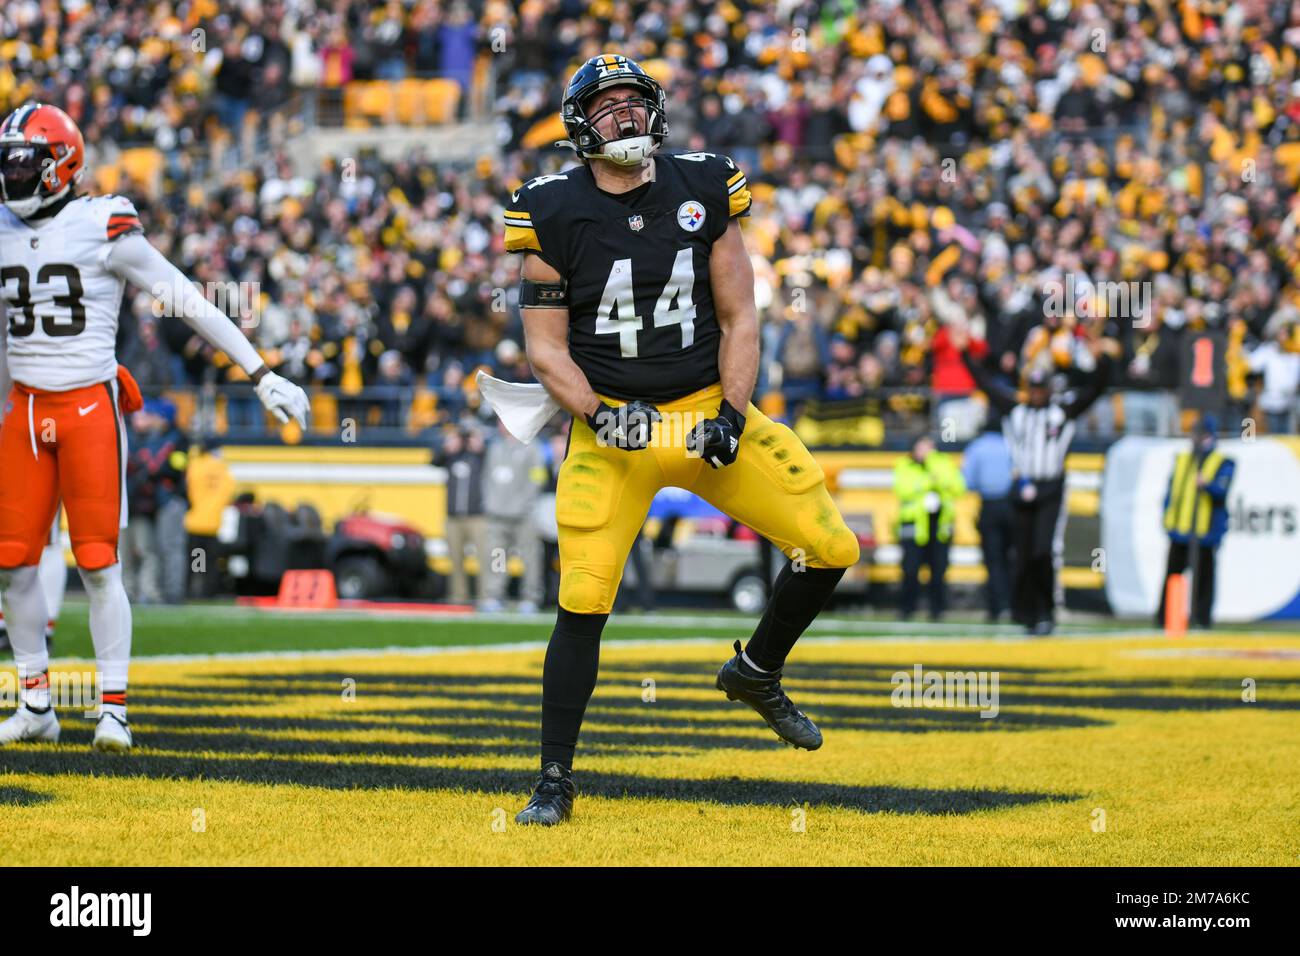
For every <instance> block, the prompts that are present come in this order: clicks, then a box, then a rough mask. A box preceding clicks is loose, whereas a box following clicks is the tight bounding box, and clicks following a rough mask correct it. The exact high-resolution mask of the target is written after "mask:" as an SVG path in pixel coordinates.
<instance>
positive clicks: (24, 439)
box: [0, 382, 126, 571]
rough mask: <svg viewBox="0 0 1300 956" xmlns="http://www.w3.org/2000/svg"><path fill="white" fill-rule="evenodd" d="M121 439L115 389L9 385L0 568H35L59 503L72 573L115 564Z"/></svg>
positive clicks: (2, 451)
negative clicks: (69, 544)
mask: <svg viewBox="0 0 1300 956" xmlns="http://www.w3.org/2000/svg"><path fill="white" fill-rule="evenodd" d="M125 440H126V436H125V429H124V428H123V425H122V419H121V417H120V416H119V414H118V409H117V383H116V382H103V383H101V384H99V385H88V386H86V387H85V388H77V389H73V390H72V391H68V392H42V391H38V390H37V389H34V388H28V387H27V386H25V385H20V384H18V383H15V384H14V387H13V391H11V392H10V393H9V399H8V402H7V409H6V412H5V417H4V424H3V426H0V476H3V477H0V568H16V567H22V566H25V565H31V564H36V563H38V562H39V561H40V559H41V550H42V549H43V548H44V547H45V544H46V542H47V541H48V539H49V535H50V524H51V522H53V521H54V516H55V514H56V513H57V511H58V507H59V499H60V498H62V499H63V508H64V510H65V511H66V512H67V515H68V531H69V535H70V536H71V538H72V554H73V556H74V557H75V558H76V561H77V564H78V566H80V567H82V568H85V569H86V570H88V571H95V570H98V569H99V568H106V567H108V566H109V565H110V564H116V563H117V536H118V532H119V531H120V530H121V528H122V527H123V526H124V525H125V524H126V495H125V487H124V486H125V479H126V471H125V463H126V446H125Z"/></svg>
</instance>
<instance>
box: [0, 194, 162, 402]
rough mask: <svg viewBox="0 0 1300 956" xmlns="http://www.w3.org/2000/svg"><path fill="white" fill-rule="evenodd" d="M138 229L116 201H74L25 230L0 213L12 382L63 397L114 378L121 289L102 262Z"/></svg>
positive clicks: (131, 210) (0, 295) (1, 279)
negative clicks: (115, 243)
mask: <svg viewBox="0 0 1300 956" xmlns="http://www.w3.org/2000/svg"><path fill="white" fill-rule="evenodd" d="M139 229H140V218H139V216H138V215H137V214H136V211H135V206H133V205H132V204H131V201H130V200H129V199H127V198H125V197H123V196H98V197H94V198H90V197H82V198H80V199H74V200H72V201H71V202H70V203H68V204H67V206H65V207H64V208H63V209H61V210H60V211H59V213H58V214H57V215H55V216H51V217H50V218H49V219H47V220H43V221H39V222H38V221H33V222H32V223H28V222H25V221H24V220H22V219H20V218H18V217H17V216H15V215H14V214H13V213H12V212H10V211H9V210H8V209H4V208H0V301H3V303H4V306H5V307H6V310H7V312H8V317H9V322H8V360H9V372H10V374H11V375H12V376H13V377H14V378H15V379H16V380H17V381H20V382H23V383H25V384H28V385H31V386H33V387H36V388H42V389H48V390H51V391H66V390H69V389H73V388H82V387H84V386H87V385H94V384H96V383H98V382H107V381H109V380H111V379H113V378H114V377H115V376H116V374H117V358H116V356H115V353H114V346H115V342H116V339H117V318H118V309H119V307H120V305H121V302H122V292H123V289H124V286H125V283H124V280H123V279H122V278H121V277H119V276H117V275H116V274H114V273H113V272H111V271H109V269H108V267H107V266H106V264H105V261H104V260H105V256H106V255H107V254H108V251H109V249H111V248H112V244H113V240H115V239H117V238H119V237H120V236H124V235H127V234H129V233H131V232H135V231H138V230H139Z"/></svg>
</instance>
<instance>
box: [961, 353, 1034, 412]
mask: <svg viewBox="0 0 1300 956" xmlns="http://www.w3.org/2000/svg"><path fill="white" fill-rule="evenodd" d="M960 354H961V360H962V361H963V362H965V363H966V370H967V371H968V372H970V374H971V377H972V378H974V379H975V384H976V385H978V386H979V387H980V391H981V392H983V393H984V394H985V395H987V396H988V397H989V404H991V405H992V406H993V407H994V408H996V409H997V410H998V411H999V412H1001V413H1002V414H1004V415H1005V414H1006V413H1007V412H1009V411H1011V409H1013V408H1015V407H1016V406H1017V405H1019V404H1020V399H1019V397H1018V396H1017V395H1016V391H1015V389H1013V388H1009V387H1008V386H1006V385H1003V384H1002V383H1001V382H999V381H998V380H997V379H995V378H994V377H993V376H992V375H990V374H989V373H988V370H987V369H985V368H984V366H983V365H981V364H979V363H978V362H975V361H972V359H971V357H970V356H969V355H967V354H966V351H965V350H964V349H963V350H962V352H961V353H960Z"/></svg>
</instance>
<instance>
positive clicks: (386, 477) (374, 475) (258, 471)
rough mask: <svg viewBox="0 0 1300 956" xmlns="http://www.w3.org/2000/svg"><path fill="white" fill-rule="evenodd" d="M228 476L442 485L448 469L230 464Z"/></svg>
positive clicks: (297, 481)
mask: <svg viewBox="0 0 1300 956" xmlns="http://www.w3.org/2000/svg"><path fill="white" fill-rule="evenodd" d="M230 473H231V474H232V475H234V476H235V478H236V479H238V480H239V481H244V482H254V481H257V482H267V483H275V482H289V483H293V484H307V485H351V484H363V485H441V484H445V483H446V480H447V470H446V469H445V468H438V467H435V466H433V465H415V464H393V465H349V464H332V465H330V466H329V467H328V468H321V467H320V466H319V465H317V464H315V463H313V462H305V461H304V462H250V461H237V462H231V464H230Z"/></svg>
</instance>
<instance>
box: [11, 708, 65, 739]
mask: <svg viewBox="0 0 1300 956" xmlns="http://www.w3.org/2000/svg"><path fill="white" fill-rule="evenodd" d="M22 741H33V742H36V743H51V744H57V743H58V742H59V718H58V717H56V716H54V708H53V707H51V708H50V709H49V710H47V711H46V712H45V713H43V714H38V713H36V712H35V711H31V710H28V709H27V707H26V705H24V706H21V707H19V708H18V709H17V710H16V711H14V714H13V716H12V717H10V718H9V719H8V720H6V721H5V722H4V723H0V747H4V746H6V745H7V744H16V743H20V742H22Z"/></svg>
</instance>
